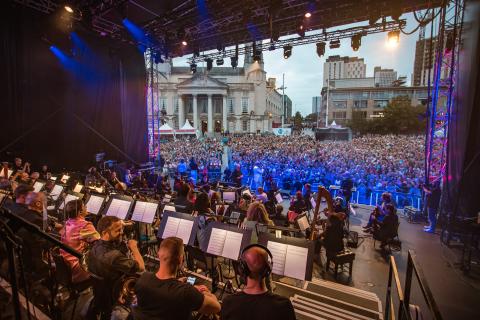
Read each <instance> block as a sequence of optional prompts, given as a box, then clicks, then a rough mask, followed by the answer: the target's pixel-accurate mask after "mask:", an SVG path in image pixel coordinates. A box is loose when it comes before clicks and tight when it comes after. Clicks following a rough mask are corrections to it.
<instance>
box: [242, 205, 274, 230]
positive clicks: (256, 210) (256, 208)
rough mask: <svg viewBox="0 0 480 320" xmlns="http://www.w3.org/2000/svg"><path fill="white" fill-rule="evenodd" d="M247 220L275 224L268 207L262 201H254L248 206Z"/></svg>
mask: <svg viewBox="0 0 480 320" xmlns="http://www.w3.org/2000/svg"><path fill="white" fill-rule="evenodd" d="M247 221H256V222H258V223H263V224H268V225H271V226H273V225H274V223H273V221H272V220H270V218H269V217H268V212H267V209H266V208H265V206H264V205H263V204H262V203H261V202H260V201H254V202H252V203H251V204H250V206H249V207H248V210H247Z"/></svg>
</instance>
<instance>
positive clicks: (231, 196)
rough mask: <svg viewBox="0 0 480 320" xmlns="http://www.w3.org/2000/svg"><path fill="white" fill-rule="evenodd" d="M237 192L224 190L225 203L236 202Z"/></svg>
mask: <svg viewBox="0 0 480 320" xmlns="http://www.w3.org/2000/svg"><path fill="white" fill-rule="evenodd" d="M236 194H237V193H236V192H235V191H223V192H222V197H223V202H225V203H233V202H235V197H236Z"/></svg>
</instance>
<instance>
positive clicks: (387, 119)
mask: <svg viewBox="0 0 480 320" xmlns="http://www.w3.org/2000/svg"><path fill="white" fill-rule="evenodd" d="M425 111H426V108H425V106H422V105H419V106H416V107H413V106H412V105H411V102H410V98H408V97H406V96H401V97H397V98H394V99H392V101H391V102H390V103H389V104H388V105H387V106H386V107H385V110H384V113H383V115H384V116H383V118H381V120H382V122H383V127H384V130H385V131H386V132H388V133H395V134H411V133H421V132H423V131H424V130H425V125H426V119H425V117H424V116H423V115H425Z"/></svg>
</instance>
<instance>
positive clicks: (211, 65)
mask: <svg viewBox="0 0 480 320" xmlns="http://www.w3.org/2000/svg"><path fill="white" fill-rule="evenodd" d="M205 62H206V63H207V71H210V70H212V67H213V59H211V58H208V59H206V60H205Z"/></svg>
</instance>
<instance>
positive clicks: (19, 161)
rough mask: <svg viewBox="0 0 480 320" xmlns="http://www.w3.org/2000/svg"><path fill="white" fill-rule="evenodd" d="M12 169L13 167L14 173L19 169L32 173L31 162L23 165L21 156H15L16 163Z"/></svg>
mask: <svg viewBox="0 0 480 320" xmlns="http://www.w3.org/2000/svg"><path fill="white" fill-rule="evenodd" d="M12 169H13V173H12V174H16V173H17V172H19V171H21V172H26V173H30V163H28V162H25V164H24V165H23V166H22V159H21V158H15V160H14V165H13V168H12Z"/></svg>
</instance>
